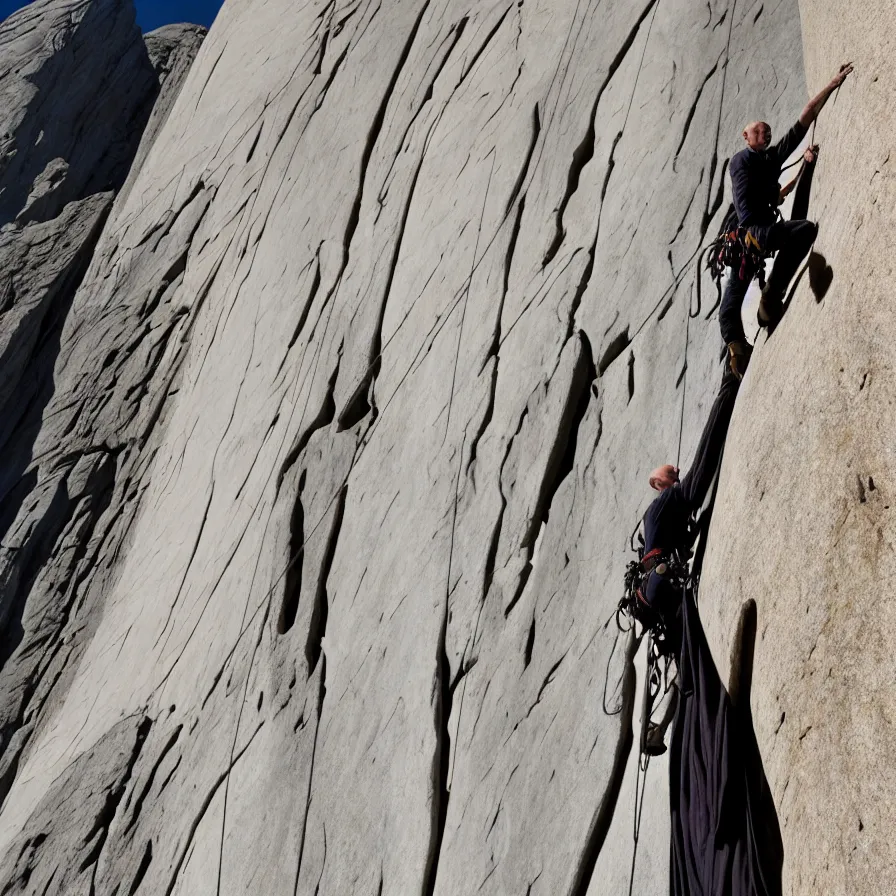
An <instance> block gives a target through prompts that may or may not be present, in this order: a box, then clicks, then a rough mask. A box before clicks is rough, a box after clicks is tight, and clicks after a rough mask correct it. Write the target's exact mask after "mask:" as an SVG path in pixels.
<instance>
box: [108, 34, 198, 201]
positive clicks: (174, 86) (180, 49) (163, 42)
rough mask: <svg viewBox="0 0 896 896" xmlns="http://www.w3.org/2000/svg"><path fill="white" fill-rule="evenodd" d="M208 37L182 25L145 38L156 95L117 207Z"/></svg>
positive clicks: (166, 118) (123, 198) (147, 153)
mask: <svg viewBox="0 0 896 896" xmlns="http://www.w3.org/2000/svg"><path fill="white" fill-rule="evenodd" d="M207 33H208V32H207V30H206V29H205V28H202V27H200V26H199V25H185V24H184V25H165V27H163V28H158V29H156V30H155V31H150V32H149V34H147V35H145V36H144V41H145V43H146V51H147V53H148V54H149V61H150V62H151V63H152V67H153V70H154V71H155V73H156V78H157V79H158V85H159V86H158V93H157V95H156V97H155V101H154V103H153V107H152V113H151V114H150V116H149V121H147V123H146V127H145V128H144V129H143V137H142V139H141V140H140V147H139V148H138V150H137V154H136V156H135V157H134V161H133V163H132V165H131V170H130V174H129V176H128V179H127V181H126V182H125V185H124V186H123V187H122V188H121V190H120V191H119V193H118V203H119V204H122V203H123V202H124V200H125V199H126V198H127V196H128V194H129V193H130V192H131V185H132V184H133V182H134V179H135V178H136V177H137V174H138V172H139V171H140V169H141V168H142V167H143V164H144V162H145V161H146V157H147V156H148V155H149V151H150V149H152V146H153V144H154V143H155V141H156V137H157V136H158V134H159V131H160V130H161V128H162V125H163V124H165V122H166V121H167V120H168V115H169V114H170V113H171V109H172V108H173V106H174V102H175V100H176V99H177V98H178V96H180V91H181V88H182V87H183V85H184V81H185V80H186V77H187V75H188V74H189V72H190V68H191V66H192V65H193V60H194V59H195V58H196V55H197V54H198V53H199V48H200V47H201V46H202V42H203V41H204V40H205V35H206V34H207Z"/></svg>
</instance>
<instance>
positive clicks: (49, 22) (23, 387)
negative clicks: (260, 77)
mask: <svg viewBox="0 0 896 896" xmlns="http://www.w3.org/2000/svg"><path fill="white" fill-rule="evenodd" d="M196 41H197V36H196V34H195V33H194V32H192V31H191V30H189V29H187V30H185V31H184V33H183V34H177V33H175V34H171V33H168V34H167V36H164V37H163V40H162V43H163V44H164V45H165V46H166V47H167V49H166V51H165V53H164V54H163V56H164V59H163V60H162V62H160V74H159V75H158V76H157V75H156V74H155V73H154V72H153V68H152V66H151V64H150V60H149V56H148V55H147V50H146V47H145V45H144V43H143V40H142V39H141V36H140V33H139V30H138V29H137V28H136V26H135V24H134V10H133V6H132V5H131V4H130V3H109V2H93V3H88V2H83V3H72V2H64V0H57V2H35V3H33V4H31V5H30V6H28V7H27V8H25V9H23V10H21V11H20V12H18V13H16V14H15V15H13V16H11V17H10V18H9V19H7V20H6V21H5V22H4V23H3V24H2V25H0V59H2V62H0V93H2V96H3V102H4V105H3V106H2V113H0V114H2V116H3V123H2V128H3V131H2V134H3V136H2V141H3V143H2V150H0V206H2V212H0V222H2V223H3V224H4V226H3V227H2V229H0V451H2V456H3V464H2V468H0V534H2V546H0V621H2V631H3V634H2V639H0V665H2V669H3V675H4V676H5V683H4V685H3V688H2V699H0V750H2V757H0V795H2V797H3V798H4V799H5V797H6V794H7V792H8V790H9V787H10V786H11V784H12V782H13V781H14V780H15V777H16V774H17V772H18V767H19V760H20V757H21V754H22V750H23V749H24V747H25V745H27V743H28V742H29V740H30V738H31V736H32V734H33V731H34V729H35V725H36V724H37V722H38V716H39V714H40V713H39V712H35V709H36V707H37V706H38V705H39V700H40V698H38V702H37V703H35V702H34V698H35V694H36V693H39V692H40V690H41V687H42V685H44V684H45V683H46V681H47V680H48V679H49V680H50V681H54V680H55V679H56V677H57V676H58V673H59V671H60V670H62V669H64V668H65V667H66V663H67V662H68V659H69V658H70V656H69V652H68V649H67V647H68V643H69V641H70V638H68V637H67V636H66V635H64V634H63V629H64V628H65V626H66V625H67V624H68V622H69V621H70V619H71V614H72V612H73V610H74V609H75V608H76V607H77V602H76V596H77V594H76V587H77V582H76V580H75V579H74V578H66V576H67V575H68V573H65V572H64V573H63V575H62V578H57V577H56V576H55V575H54V576H53V577H52V578H53V581H52V583H50V584H48V585H47V587H43V588H42V587H41V586H38V585H37V584H36V580H37V578H38V577H39V576H40V574H41V570H42V569H44V568H49V567H50V566H53V565H54V563H55V560H56V559H58V558H60V557H61V553H64V554H67V555H68V560H66V561H64V562H63V566H64V567H65V568H66V569H67V570H69V571H70V572H73V571H74V569H75V568H76V567H77V565H78V564H80V563H81V562H83V561H88V562H89V558H91V557H93V556H94V554H93V552H92V549H91V548H90V543H91V539H92V538H93V536H94V528H95V526H96V524H97V521H98V519H99V518H100V517H101V516H102V514H103V513H104V512H105V511H106V510H107V509H108V507H109V499H110V497H111V492H110V488H111V486H112V484H113V483H114V471H115V467H116V452H115V451H114V450H105V449H101V450H100V451H99V452H93V451H87V452H86V453H85V456H84V457H82V456H80V455H79V454H77V452H76V453H75V454H71V455H69V457H68V458H67V459H66V460H65V461H64V462H63V469H64V472H63V475H62V477H61V478H59V479H57V480H56V481H55V483H54V484H53V485H52V486H51V487H50V489H49V490H48V491H47V490H43V489H42V488H41V487H39V478H40V474H39V467H40V458H39V457H38V456H37V454H36V453H35V452H36V451H38V450H39V449H37V447H36V440H37V437H38V434H39V432H40V431H41V429H42V428H43V425H44V423H45V419H47V418H45V416H44V415H45V414H48V415H49V419H51V418H52V415H53V411H52V410H51V409H49V405H51V404H52V399H53V396H54V394H55V393H56V390H57V389H58V386H59V381H58V379H57V376H56V371H55V367H56V364H57V362H58V360H59V358H60V356H61V355H62V354H65V352H63V350H62V349H61V342H62V340H61V334H62V332H63V329H64V327H65V326H66V325H67V322H68V314H69V312H70V310H71V307H72V300H73V298H74V295H75V293H76V291H77V289H78V287H79V285H80V283H81V281H82V279H83V277H84V275H85V272H86V271H87V269H88V266H89V264H90V262H91V259H92V257H93V251H94V248H95V247H96V244H97V241H98V240H99V237H100V233H101V232H102V228H103V225H104V222H105V221H106V220H107V217H108V216H109V213H110V210H111V208H112V202H113V193H112V192H103V193H94V192H92V191H95V190H97V189H98V188H100V187H117V186H119V185H121V183H122V181H123V180H124V178H125V175H126V174H127V173H128V168H129V167H130V165H131V162H132V160H133V159H134V153H135V152H136V150H137V147H138V144H139V143H140V140H141V134H142V132H143V126H144V124H145V123H146V119H147V116H148V115H149V112H150V109H151V108H152V103H153V101H154V100H155V98H156V95H157V93H158V92H159V83H160V80H164V85H163V88H162V92H163V97H164V98H165V99H166V102H167V103H170V102H171V101H172V97H173V96H176V92H177V88H178V87H179V86H180V83H182V80H183V76H184V75H185V69H186V60H187V58H189V57H190V56H191V54H194V53H195V50H196V48H197V43H196ZM172 58H175V59H176V60H177V61H176V62H175V64H171V59H172ZM166 60H167V61H166ZM163 75H164V78H163ZM154 114H155V113H154ZM35 135H37V136H36V137H35ZM152 136H153V135H152V134H149V133H148V134H146V135H144V142H143V145H144V146H146V147H148V146H149V145H151V140H152ZM46 159H49V160H50V161H49V162H47V164H46V167H43V166H44V161H45V160H46ZM35 172H38V173H37V174H36V175H35ZM32 176H33V177H34V180H33V183H32V182H31V180H30V178H32ZM13 219H14V220H13ZM74 326H75V329H76V330H77V329H78V324H77V323H75V324H74ZM112 359H114V353H112V354H111V355H108V356H107V357H106V359H105V360H104V361H103V362H102V363H103V364H105V363H107V362H108V363H111V361H112ZM92 375H93V373H92V371H90V370H89V369H88V368H84V369H82V370H80V371H78V373H77V374H76V375H75V376H76V378H77V379H78V380H79V381H80V380H82V379H84V378H89V377H91V376H92ZM60 446H61V443H60ZM60 552H61V553H60ZM54 558H55V559H54ZM72 563H74V566H71V564H72ZM98 571H99V570H98V569H96V568H94V569H93V571H92V572H98ZM139 724H141V720H140V719H137V721H136V722H135V725H139ZM106 760H110V761H111V759H110V757H108V756H106V757H105V758H104V759H102V760H100V765H101V764H102V762H104V761H106ZM83 761H84V762H88V764H89V763H90V760H83ZM91 774H96V775H97V776H98V778H99V779H102V778H103V773H102V772H98V771H96V770H95V771H94V772H91ZM88 777H89V776H88ZM60 786H61V785H60ZM67 798H72V797H71V795H70V794H69V796H68V797H67ZM78 799H80V798H78ZM88 804H89V801H88ZM102 811H104V812H105V811H107V809H106V808H103V810H102ZM50 815H51V816H54V815H55V808H54V809H52V811H51V812H50ZM79 827H80V825H79V824H78V825H75V826H73V827H71V828H70V829H69V830H71V831H77V830H78V829H79ZM101 828H102V826H100V827H98V828H96V830H94V831H93V834H98V833H99V832H100V830H101ZM91 836H92V835H91ZM35 837H36V838H37V841H41V842H43V841H44V840H45V839H46V838H45V837H44V836H43V835H42V834H40V833H37V834H35ZM51 840H52V838H51ZM35 842H36V841H35ZM53 842H56V841H53ZM33 845H34V844H33V843H32V846H33ZM30 848H31V847H29V849H30ZM46 848H47V849H50V850H51V852H52V858H53V862H54V863H59V864H64V863H65V862H67V861H68V858H65V857H64V856H63V852H64V848H63V847H59V848H56V847H50V846H47V847H46ZM65 848H67V847H65ZM25 852H27V850H25V851H24V852H23V853H22V855H23V856H24V855H25ZM87 854H88V855H90V854H92V853H91V852H90V850H88V853H87ZM20 858H21V856H20ZM4 867H7V869H8V873H9V874H11V875H12V878H11V879H13V880H17V881H18V882H19V884H22V882H23V881H28V880H30V881H31V882H30V883H29V884H28V885H29V886H31V887H32V889H33V888H35V887H37V886H38V884H37V882H38V880H43V881H44V883H45V884H46V886H47V888H48V889H47V890H46V891H45V892H50V888H51V887H52V886H53V885H54V884H55V886H56V887H57V889H65V888H66V887H68V886H75V883H74V880H75V877H77V874H80V873H81V872H84V871H85V869H87V868H88V867H93V868H94V869H95V856H94V859H93V860H91V862H88V863H87V865H85V866H84V868H82V869H81V871H80V872H78V873H77V874H75V876H74V877H65V879H64V880H63V878H62V877H60V876H59V875H57V874H55V871H54V869H55V868H56V867H57V865H56V864H53V865H52V866H50V865H49V864H48V865H47V866H45V867H43V868H42V869H40V871H38V872H35V869H34V868H33V867H32V865H31V859H30V858H29V859H28V860H27V862H26V864H25V865H24V866H22V865H21V863H20V862H19V863H17V862H12V863H11V864H8V865H7V866H4ZM9 869H12V870H9ZM32 872H35V873H34V874H33V875H32ZM3 873H4V874H6V873H7V872H3ZM92 873H94V874H95V872H92ZM42 875H43V877H42ZM85 879H90V873H89V874H88V878H85ZM43 885H44V884H41V886H43ZM79 885H80V884H79Z"/></svg>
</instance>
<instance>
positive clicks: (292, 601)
mask: <svg viewBox="0 0 896 896" xmlns="http://www.w3.org/2000/svg"><path fill="white" fill-rule="evenodd" d="M306 474H307V470H302V475H301V476H300V477H299V484H298V487H297V489H296V498H295V502H294V505H293V510H292V514H291V515H290V520H289V556H290V558H295V559H292V560H291V561H290V563H289V566H288V567H287V569H286V576H285V577H284V580H283V598H282V602H281V604H280V613H279V615H278V616H277V634H278V635H285V634H286V633H287V632H288V631H289V630H290V629H291V628H292V627H293V625H294V624H295V621H296V615H297V614H298V611H299V597H300V595H301V592H302V570H303V567H304V558H305V552H304V551H300V550H299V546H300V545H302V544H304V541H305V507H304V505H303V504H302V492H303V491H304V489H305V477H306Z"/></svg>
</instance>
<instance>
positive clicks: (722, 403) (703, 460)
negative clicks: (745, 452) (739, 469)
mask: <svg viewBox="0 0 896 896" xmlns="http://www.w3.org/2000/svg"><path fill="white" fill-rule="evenodd" d="M739 388H740V381H739V380H738V379H737V377H736V376H735V375H734V374H733V373H732V372H731V371H730V370H729V369H727V368H726V369H725V373H724V375H723V376H722V385H721V386H720V387H719V394H718V395H716V400H715V401H714V402H713V404H712V407H711V408H710V410H709V418H708V419H707V421H706V425H705V426H704V427H703V434H702V435H701V436H700V443H699V444H698V445H697V451H696V453H695V455H694V462H693V463H692V464H691V468H690V469H689V470H688V472H687V473H686V474H685V475H684V476H683V477H682V479H681V490H682V494H683V495H684V497H685V499H686V500H687V502H688V504H689V506H691V507H694V508H697V507H700V506H701V505H702V504H703V502H704V501H705V500H706V496H707V494H708V493H709V487H710V486H711V485H712V482H713V480H714V479H715V477H716V472H717V471H718V469H719V464H720V463H721V460H722V452H723V450H724V448H725V439H726V438H727V436H728V424H729V423H730V422H731V414H732V412H733V411H734V402H735V400H736V399H737V390H738V389H739Z"/></svg>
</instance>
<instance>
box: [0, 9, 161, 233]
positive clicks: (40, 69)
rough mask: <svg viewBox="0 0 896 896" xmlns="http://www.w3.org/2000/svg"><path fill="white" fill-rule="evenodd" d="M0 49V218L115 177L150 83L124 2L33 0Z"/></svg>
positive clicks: (6, 28) (122, 172)
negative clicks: (0, 60)
mask: <svg viewBox="0 0 896 896" xmlns="http://www.w3.org/2000/svg"><path fill="white" fill-rule="evenodd" d="M0 56H2V59H3V63H2V70H0V98H2V101H0V109H2V111H0V134H2V137H0V141H2V142H0V226H2V225H3V224H6V223H8V222H9V221H12V220H14V219H16V220H18V221H19V222H21V223H28V222H29V221H48V220H50V219H51V218H54V217H56V215H57V214H59V212H60V211H61V210H62V208H63V206H64V205H66V203H68V202H71V201H72V200H75V199H82V198H84V197H85V196H89V195H91V194H93V193H98V192H103V191H106V190H110V189H115V188H117V187H120V186H121V184H122V183H123V182H124V179H125V177H126V176H127V173H128V170H129V169H130V166H131V161H132V159H133V158H134V152H135V151H136V148H137V144H138V143H139V141H140V135H141V134H142V132H143V126H144V124H145V123H146V118H147V116H148V115H149V112H150V110H151V107H152V101H153V100H154V99H155V92H156V90H157V87H158V79H157V78H156V76H155V75H154V73H153V69H152V66H151V64H150V62H149V57H148V56H147V53H146V47H145V46H144V44H143V41H142V39H141V36H140V31H139V29H138V28H137V26H136V23H135V20H134V7H133V4H132V3H130V2H126V0H35V2H33V3H31V4H29V5H28V6H26V7H24V8H23V9H21V10H20V11H19V12H17V13H15V14H14V15H12V16H10V17H9V18H8V19H7V20H6V21H5V22H3V23H2V24H0Z"/></svg>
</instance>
